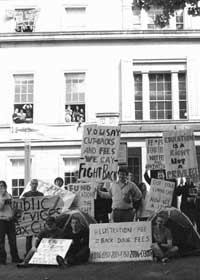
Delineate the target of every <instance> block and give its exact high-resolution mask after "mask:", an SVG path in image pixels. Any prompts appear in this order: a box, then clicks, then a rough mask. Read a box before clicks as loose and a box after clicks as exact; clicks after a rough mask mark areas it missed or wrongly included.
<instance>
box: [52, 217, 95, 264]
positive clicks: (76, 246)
mask: <svg viewBox="0 0 200 280" xmlns="http://www.w3.org/2000/svg"><path fill="white" fill-rule="evenodd" d="M70 225H71V228H70V230H69V232H67V233H66V234H64V238H65V239H71V240H72V244H71V246H70V248H69V250H68V252H67V254H66V257H65V259H63V258H62V257H61V256H59V255H58V256H57V257H56V260H57V263H58V265H59V266H65V265H78V264H83V263H86V262H87V261H88V259H89V256H90V249H89V230H88V229H87V228H85V227H84V226H82V225H81V221H80V220H79V218H78V217H75V216H72V218H71V222H70Z"/></svg>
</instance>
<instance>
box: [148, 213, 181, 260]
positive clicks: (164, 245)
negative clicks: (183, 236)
mask: <svg viewBox="0 0 200 280" xmlns="http://www.w3.org/2000/svg"><path fill="white" fill-rule="evenodd" d="M164 224H165V218H164V217H163V216H162V215H158V216H157V217H156V224H155V225H154V226H153V228H152V250H153V256H154V260H155V261H161V262H168V261H169V258H170V257H173V256H175V255H176V254H177V252H178V247H177V246H173V240H172V234H171V231H170V229H168V228H167V227H166V226H165V225H164Z"/></svg>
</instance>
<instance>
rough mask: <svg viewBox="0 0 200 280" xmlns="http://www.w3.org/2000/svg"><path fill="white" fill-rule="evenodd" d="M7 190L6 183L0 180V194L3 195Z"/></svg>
mask: <svg viewBox="0 0 200 280" xmlns="http://www.w3.org/2000/svg"><path fill="white" fill-rule="evenodd" d="M6 192H7V184H6V182H5V181H3V180H1V181H0V194H1V195H4V194H5V193H6Z"/></svg>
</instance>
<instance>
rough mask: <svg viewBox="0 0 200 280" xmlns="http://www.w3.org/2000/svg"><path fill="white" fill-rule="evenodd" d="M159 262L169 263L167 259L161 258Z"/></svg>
mask: <svg viewBox="0 0 200 280" xmlns="http://www.w3.org/2000/svg"><path fill="white" fill-rule="evenodd" d="M161 262H162V263H168V262H169V259H168V258H162V260H161Z"/></svg>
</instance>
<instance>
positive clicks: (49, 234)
mask: <svg viewBox="0 0 200 280" xmlns="http://www.w3.org/2000/svg"><path fill="white" fill-rule="evenodd" d="M62 237H63V231H62V229H60V228H58V227H57V225H56V220H55V218H54V217H51V216H49V217H47V219H46V221H45V228H44V229H43V230H41V231H40V232H39V234H38V235H37V237H36V239H35V240H34V245H33V247H32V248H31V249H30V251H29V252H28V254H27V255H26V257H25V258H24V261H23V262H21V263H18V264H17V267H19V268H20V267H28V266H29V264H28V263H29V261H30V259H31V258H32V256H33V255H34V253H35V252H36V251H37V247H38V246H39V244H40V241H41V240H42V239H43V238H62Z"/></svg>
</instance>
